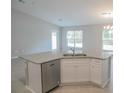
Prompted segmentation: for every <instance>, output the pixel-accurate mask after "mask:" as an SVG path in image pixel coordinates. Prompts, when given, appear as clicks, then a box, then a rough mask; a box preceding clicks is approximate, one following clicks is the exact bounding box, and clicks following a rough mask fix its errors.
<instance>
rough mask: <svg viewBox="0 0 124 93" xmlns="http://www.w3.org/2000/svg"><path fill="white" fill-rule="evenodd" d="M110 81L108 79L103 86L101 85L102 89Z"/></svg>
mask: <svg viewBox="0 0 124 93" xmlns="http://www.w3.org/2000/svg"><path fill="white" fill-rule="evenodd" d="M110 80H111V79H108V80H107V81H106V82H105V83H104V84H102V86H101V87H102V88H104V87H105V86H106V85H107V84H108V83H109V81H110Z"/></svg>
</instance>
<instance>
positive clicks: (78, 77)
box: [61, 59, 90, 83]
mask: <svg viewBox="0 0 124 93" xmlns="http://www.w3.org/2000/svg"><path fill="white" fill-rule="evenodd" d="M89 70H90V69H89V60H88V59H62V60H61V82H62V83H69V82H70V83H71V82H83V81H89Z"/></svg>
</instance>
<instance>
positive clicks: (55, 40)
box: [52, 32, 57, 50]
mask: <svg viewBox="0 0 124 93" xmlns="http://www.w3.org/2000/svg"><path fill="white" fill-rule="evenodd" d="M55 49H57V32H52V50H55Z"/></svg>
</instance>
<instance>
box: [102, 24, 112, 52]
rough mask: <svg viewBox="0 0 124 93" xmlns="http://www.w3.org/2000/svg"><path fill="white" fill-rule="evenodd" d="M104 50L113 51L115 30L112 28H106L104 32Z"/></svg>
mask: <svg viewBox="0 0 124 93" xmlns="http://www.w3.org/2000/svg"><path fill="white" fill-rule="evenodd" d="M103 50H107V51H112V50H113V30H112V26H111V27H110V26H106V27H105V26H104V30H103Z"/></svg>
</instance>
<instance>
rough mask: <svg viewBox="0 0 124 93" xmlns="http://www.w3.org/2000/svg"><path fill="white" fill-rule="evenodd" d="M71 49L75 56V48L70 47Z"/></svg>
mask: <svg viewBox="0 0 124 93" xmlns="http://www.w3.org/2000/svg"><path fill="white" fill-rule="evenodd" d="M70 50H71V51H72V53H73V56H74V55H75V49H74V48H70Z"/></svg>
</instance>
